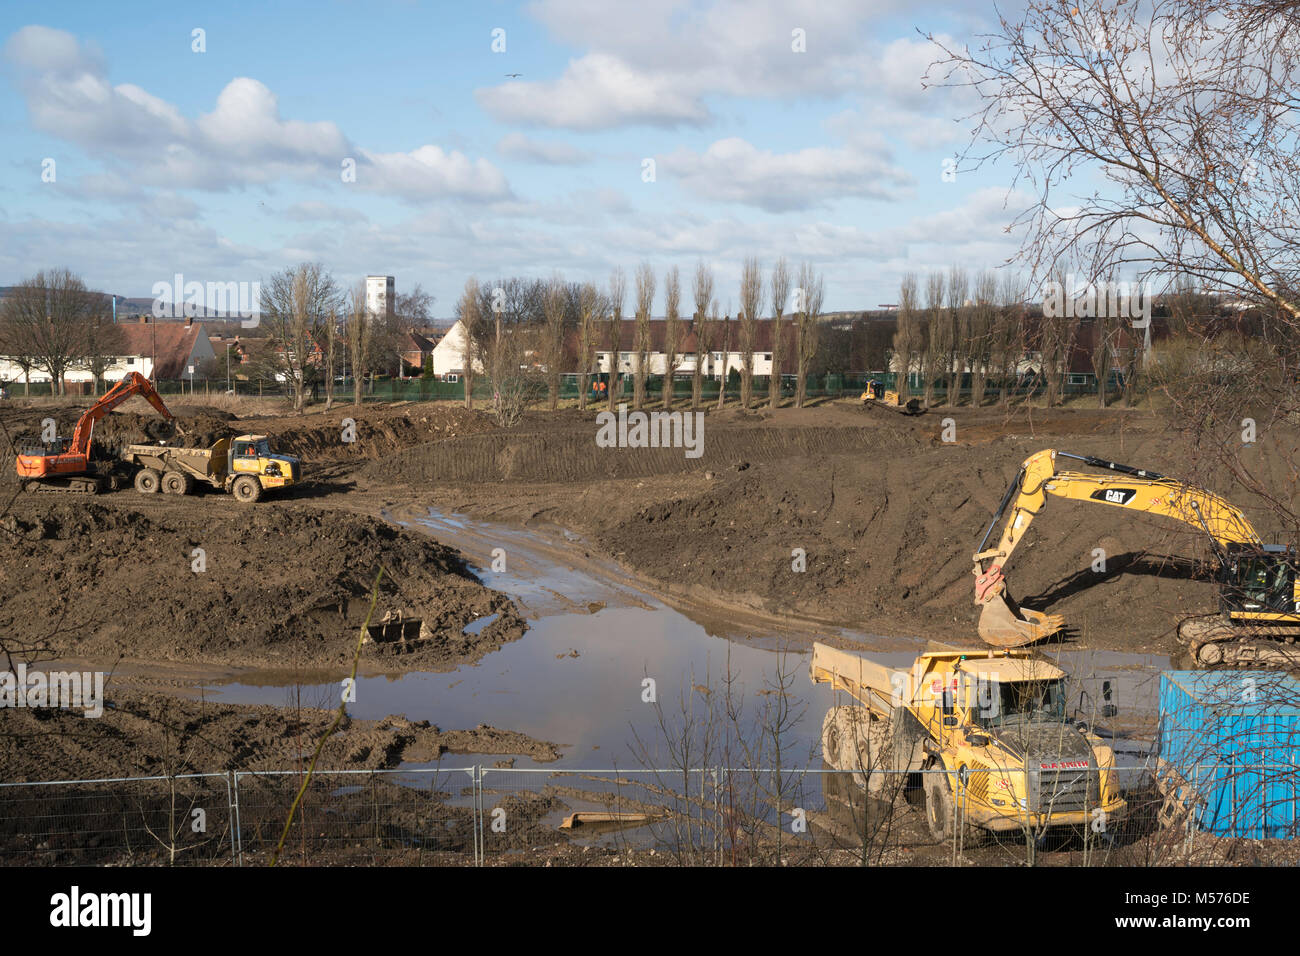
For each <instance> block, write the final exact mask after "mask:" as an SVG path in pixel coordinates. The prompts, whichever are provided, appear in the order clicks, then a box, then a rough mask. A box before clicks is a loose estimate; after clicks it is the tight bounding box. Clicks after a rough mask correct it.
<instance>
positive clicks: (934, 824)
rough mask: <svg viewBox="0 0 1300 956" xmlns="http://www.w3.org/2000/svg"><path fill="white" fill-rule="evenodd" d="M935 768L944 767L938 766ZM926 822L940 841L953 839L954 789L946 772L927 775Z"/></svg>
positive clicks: (931, 833) (940, 768) (931, 834)
mask: <svg viewBox="0 0 1300 956" xmlns="http://www.w3.org/2000/svg"><path fill="white" fill-rule="evenodd" d="M934 769H936V770H942V769H943V768H942V766H936V767H935V768H934ZM925 822H926V824H927V825H928V826H929V828H930V836H932V837H934V838H935V839H936V840H938V841H939V842H940V843H947V842H948V841H949V840H951V839H952V789H951V788H950V787H949V786H948V775H947V774H946V773H934V772H931V773H927V774H926V775H925Z"/></svg>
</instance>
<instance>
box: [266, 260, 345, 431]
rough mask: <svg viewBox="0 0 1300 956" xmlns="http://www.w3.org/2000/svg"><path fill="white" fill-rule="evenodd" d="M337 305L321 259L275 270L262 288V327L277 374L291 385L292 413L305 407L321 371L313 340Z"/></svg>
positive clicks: (335, 293)
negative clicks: (310, 390) (269, 338)
mask: <svg viewBox="0 0 1300 956" xmlns="http://www.w3.org/2000/svg"><path fill="white" fill-rule="evenodd" d="M338 307H339V291H338V287H337V286H336V285H335V284H334V279H333V277H332V276H331V275H330V274H329V273H328V272H326V271H325V270H324V268H323V267H322V266H321V265H320V263H316V262H304V263H301V264H299V265H297V266H294V267H292V268H290V269H285V270H284V271H283V272H277V273H275V274H274V275H272V276H271V279H270V281H269V282H267V283H266V284H264V285H263V286H262V302H261V317H262V325H263V326H264V327H265V328H266V329H267V331H268V333H269V335H270V337H271V339H272V341H273V342H274V347H273V351H272V356H271V358H272V360H273V361H274V363H275V365H276V368H277V372H278V377H280V378H282V379H283V380H284V381H285V382H287V383H288V385H289V389H290V392H291V394H292V395H293V407H294V411H297V412H301V411H302V410H303V405H304V403H305V401H306V397H307V392H308V390H309V389H310V388H311V386H312V382H313V380H314V379H315V378H316V377H317V376H318V375H319V374H320V362H319V359H318V356H317V349H316V342H317V340H318V338H319V331H320V328H321V326H322V324H323V323H324V322H326V321H327V319H328V316H329V314H330V313H331V312H333V311H335V310H337V309H338Z"/></svg>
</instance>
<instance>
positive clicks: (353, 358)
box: [343, 280, 374, 405]
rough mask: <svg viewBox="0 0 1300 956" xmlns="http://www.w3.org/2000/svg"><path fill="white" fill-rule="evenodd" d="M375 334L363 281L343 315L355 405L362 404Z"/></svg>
mask: <svg viewBox="0 0 1300 956" xmlns="http://www.w3.org/2000/svg"><path fill="white" fill-rule="evenodd" d="M373 332H374V326H373V323H372V322H371V316H370V310H369V309H367V308H366V283H365V281H364V280H362V281H360V282H358V283H357V284H356V285H355V286H353V287H352V291H351V292H349V293H348V299H347V306H346V309H345V311H344V315H343V338H344V341H345V342H346V345H347V351H348V361H349V362H351V363H352V404H353V405H360V404H361V392H362V388H363V386H364V384H365V376H366V372H368V371H369V370H370V361H371V338H372V336H373Z"/></svg>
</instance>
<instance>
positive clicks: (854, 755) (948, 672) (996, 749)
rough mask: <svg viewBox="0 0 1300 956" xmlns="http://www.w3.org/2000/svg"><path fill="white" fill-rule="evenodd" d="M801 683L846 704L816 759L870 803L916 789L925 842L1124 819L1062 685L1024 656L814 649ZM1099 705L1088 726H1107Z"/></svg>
mask: <svg viewBox="0 0 1300 956" xmlns="http://www.w3.org/2000/svg"><path fill="white" fill-rule="evenodd" d="M810 676H811V677H812V680H813V683H829V684H831V685H832V686H833V687H834V688H835V689H836V690H839V691H843V692H844V693H845V694H847V695H848V696H849V697H851V698H852V699H853V700H855V701H857V704H852V705H846V706H835V707H832V708H831V709H830V710H829V711H828V712H827V714H826V718H825V720H824V721H823V723H822V753H823V756H824V758H825V760H826V763H828V764H829V765H830V766H831V767H832V768H833V769H835V770H843V771H851V772H852V774H853V778H854V780H855V782H856V783H857V784H858V786H860V787H865V788H866V789H867V791H868V793H870V794H872V795H874V796H875V797H877V798H879V799H888V800H892V799H893V797H894V796H897V795H901V794H902V791H903V789H904V787H905V786H908V785H909V783H908V781H909V778H910V779H911V781H912V783H911V784H910V785H916V783H915V781H916V779H917V777H918V776H919V778H920V786H922V787H923V788H924V794H925V815H926V821H927V823H928V825H929V828H930V832H931V834H932V835H933V836H934V837H935V838H936V839H938V840H944V841H946V840H950V839H952V837H953V835H954V833H955V832H956V829H957V827H958V826H961V827H962V828H963V829H964V831H965V833H966V834H967V835H968V836H969V837H975V838H978V837H979V836H981V835H987V834H989V833H998V832H1005V831H1009V830H1018V829H1019V830H1027V831H1029V832H1031V833H1036V834H1037V833H1042V832H1043V830H1044V829H1045V828H1047V827H1079V828H1082V827H1090V828H1091V829H1092V831H1093V832H1095V833H1099V834H1110V833H1113V832H1114V829H1113V828H1114V825H1115V824H1116V823H1117V822H1118V821H1119V820H1120V819H1121V818H1122V817H1123V815H1124V813H1125V810H1126V804H1125V802H1124V800H1123V799H1122V798H1121V796H1120V790H1119V778H1118V775H1117V773H1116V770H1115V755H1114V752H1113V751H1112V750H1111V748H1110V747H1109V746H1107V745H1106V744H1105V743H1103V742H1102V740H1101V738H1100V737H1098V736H1097V735H1096V734H1095V733H1093V732H1092V730H1091V728H1090V727H1089V725H1088V724H1087V722H1086V721H1084V720H1077V719H1071V718H1069V717H1067V716H1066V694H1067V688H1066V675H1065V672H1064V671H1062V670H1061V669H1060V668H1058V667H1056V666H1055V665H1053V664H1051V663H1050V662H1048V661H1045V660H1042V659H1039V658H1037V657H1035V656H1033V655H1032V654H1031V652H1029V651H1025V650H1000V651H989V650H979V651H962V650H942V651H927V652H925V653H923V654H921V655H920V656H919V657H917V659H916V660H915V662H913V664H912V666H911V667H910V668H899V669H895V668H889V667H885V666H883V665H881V664H877V663H875V662H873V661H870V660H868V659H866V658H864V657H861V656H859V655H857V654H851V653H849V652H847V651H841V650H838V649H836V648H834V647H829V646H827V645H825V644H821V643H818V644H814V645H813V655H812V663H811V665H810ZM1114 715H1115V708H1114V707H1113V706H1112V705H1110V704H1106V705H1105V706H1104V707H1103V709H1102V713H1101V714H1099V715H1098V716H1104V717H1113V716H1114Z"/></svg>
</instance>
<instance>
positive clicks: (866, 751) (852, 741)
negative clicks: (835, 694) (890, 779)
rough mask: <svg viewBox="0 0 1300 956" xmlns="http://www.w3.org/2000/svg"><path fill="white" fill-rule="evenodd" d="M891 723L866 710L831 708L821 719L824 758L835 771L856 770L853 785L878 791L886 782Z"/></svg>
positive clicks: (861, 708)
mask: <svg viewBox="0 0 1300 956" xmlns="http://www.w3.org/2000/svg"><path fill="white" fill-rule="evenodd" d="M889 735H890V721H888V720H882V719H880V718H877V717H873V716H872V714H871V712H870V711H869V710H867V708H865V707H853V706H849V707H832V708H831V709H830V710H829V711H827V712H826V716H825V718H824V719H823V720H822V757H823V759H825V761H826V762H827V763H828V764H830V765H831V766H832V767H833V768H834V769H836V770H851V771H853V775H852V777H853V782H854V783H855V784H856V785H857V786H858V787H859V788H863V789H867V790H870V791H872V792H877V791H880V790H883V789H884V787H885V784H886V782H887V774H885V773H883V772H882V771H883V770H886V769H888V766H887V764H888V761H887V757H888V754H887V751H888V750H889V749H890V748H889Z"/></svg>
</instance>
